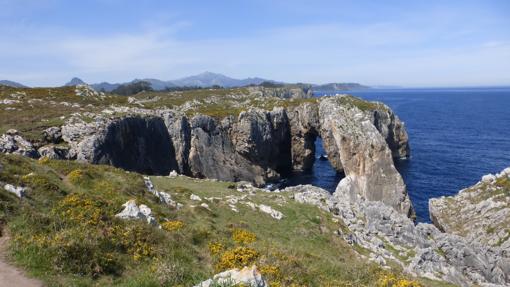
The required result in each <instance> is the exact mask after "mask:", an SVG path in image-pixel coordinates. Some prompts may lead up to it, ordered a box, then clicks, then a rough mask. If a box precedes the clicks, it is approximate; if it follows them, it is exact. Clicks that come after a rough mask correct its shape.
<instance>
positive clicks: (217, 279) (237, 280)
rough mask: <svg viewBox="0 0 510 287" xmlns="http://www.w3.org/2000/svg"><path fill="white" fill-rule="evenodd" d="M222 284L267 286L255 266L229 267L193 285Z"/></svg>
mask: <svg viewBox="0 0 510 287" xmlns="http://www.w3.org/2000/svg"><path fill="white" fill-rule="evenodd" d="M224 284H230V285H237V284H243V286H249V287H266V286H268V285H267V283H266V281H265V280H264V278H263V277H262V274H260V272H259V271H258V269H257V266H255V265H254V266H252V267H244V268H243V269H237V268H235V269H230V270H227V271H224V272H221V273H218V274H216V275H214V277H213V278H211V279H208V280H206V281H204V282H202V283H199V284H198V285H195V286H194V287H210V286H216V285H221V286H223V285H224Z"/></svg>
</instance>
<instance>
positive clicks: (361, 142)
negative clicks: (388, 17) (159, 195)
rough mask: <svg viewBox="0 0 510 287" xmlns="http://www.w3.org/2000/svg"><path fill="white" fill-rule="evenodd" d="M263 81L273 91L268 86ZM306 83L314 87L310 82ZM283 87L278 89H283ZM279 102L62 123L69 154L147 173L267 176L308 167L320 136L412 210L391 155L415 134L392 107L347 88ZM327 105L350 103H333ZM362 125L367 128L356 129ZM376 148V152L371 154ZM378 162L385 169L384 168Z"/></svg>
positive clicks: (368, 189) (141, 111)
mask: <svg viewBox="0 0 510 287" xmlns="http://www.w3.org/2000/svg"><path fill="white" fill-rule="evenodd" d="M291 90H292V89H291ZM291 90H288V89H287V90H285V91H286V92H289V93H290V92H291ZM264 91H266V93H269V92H268V91H270V89H269V88H264ZM299 91H301V92H300V93H305V92H306V91H305V90H304V89H302V88H300V89H299ZM280 92H281V91H280V90H278V89H276V90H273V93H276V94H278V93H280ZM300 95H301V94H300ZM287 96H288V95H287ZM287 96H286V95H279V97H283V98H286V97H287ZM309 96H310V95H308V94H306V95H305V94H303V95H301V96H299V95H298V96H296V95H294V96H289V97H291V99H289V100H286V101H289V102H290V103H292V101H294V100H295V98H300V97H305V98H308V97H309ZM238 98H239V97H238V96H233V99H238ZM256 99H257V101H258V100H260V99H267V100H261V101H263V102H264V101H266V102H267V101H275V99H277V98H274V97H273V96H272V94H271V95H263V96H262V98H256ZM278 99H280V98H278ZM215 100H218V99H216V98H215ZM280 100H281V99H280ZM280 100H279V101H280ZM281 103H282V106H283V107H279V108H278V106H276V107H274V106H273V107H272V108H271V110H269V109H261V108H250V107H248V108H246V109H244V111H241V112H240V113H239V114H238V115H237V116H236V115H235V113H234V114H232V115H229V116H225V117H212V116H207V115H204V114H200V113H198V114H195V115H194V116H189V115H187V114H186V113H185V112H184V111H186V112H188V110H186V109H184V111H182V110H181V109H179V108H175V109H168V108H163V109H145V108H133V107H129V108H128V107H111V108H109V109H108V110H105V112H103V113H96V114H90V115H88V116H89V117H92V118H93V120H92V121H91V120H90V119H88V120H86V119H83V118H81V117H71V118H70V119H68V120H67V122H66V124H65V125H64V126H63V127H62V128H61V133H62V140H63V142H64V144H65V145H67V146H68V149H69V150H68V152H67V153H66V158H71V159H77V160H82V161H87V162H91V163H107V164H112V165H115V166H118V167H122V168H125V169H127V170H136V171H139V172H143V173H149V174H165V173H168V172H169V171H171V170H176V171H177V172H179V173H181V174H186V175H190V176H195V177H206V178H216V179H221V180H230V181H240V180H245V181H251V182H252V183H254V184H256V185H263V184H265V183H267V182H269V181H274V180H278V179H279V178H281V177H283V176H286V175H287V174H289V173H291V172H292V171H293V170H307V169H310V168H311V167H312V165H313V162H314V160H315V140H316V138H317V137H322V138H323V142H324V148H325V149H326V151H327V153H328V157H329V160H330V162H331V164H332V165H333V166H334V167H335V168H336V169H337V170H338V171H339V172H341V171H344V169H345V167H344V165H348V167H347V169H348V172H347V173H348V176H350V177H349V178H352V177H353V176H354V174H356V175H357V178H358V179H362V181H364V182H363V183H362V182H361V181H358V183H359V185H357V188H358V189H359V190H357V191H356V192H358V191H359V192H360V194H361V195H362V196H364V197H366V198H368V199H371V200H372V199H373V200H378V199H381V198H385V200H386V201H385V202H387V203H390V201H391V203H390V204H391V205H392V206H394V207H395V208H398V209H399V210H402V211H403V212H409V210H411V208H410V205H409V204H408V203H407V201H406V197H405V186H404V185H403V182H402V179H401V177H400V175H399V174H398V173H397V172H396V171H395V169H394V167H393V161H392V155H393V156H394V157H404V156H407V154H408V149H407V134H406V133H405V129H404V127H403V124H402V123H401V122H400V121H399V120H398V118H397V117H396V116H394V114H393V113H392V112H391V110H390V109H389V108H388V107H386V106H384V105H382V104H377V103H370V102H366V101H363V100H360V99H357V98H354V97H350V96H341V95H340V96H336V97H333V98H324V99H317V100H314V99H306V100H305V101H302V102H301V103H300V104H292V105H289V106H288V107H285V105H286V103H285V102H281ZM353 103H354V104H353ZM206 104H207V103H204V105H206ZM187 105H188V104H187V103H184V104H183V105H182V106H184V107H186V106H187ZM357 105H358V106H359V105H361V106H363V107H366V108H364V109H363V111H362V112H360V114H361V116H362V117H363V119H364V121H363V124H362V125H359V124H358V123H357V121H358V120H359V119H358V111H360V110H358V108H357ZM328 106H331V108H333V109H335V111H336V110H338V109H342V112H340V113H337V112H329V110H328V109H327V108H326V107H328ZM332 123H334V125H332ZM355 134H360V136H359V137H356V138H354V137H353V135H355ZM350 138H352V139H353V140H355V141H353V142H352V144H353V145H352V147H354V145H355V146H356V149H357V150H356V151H355V150H349V148H348V147H349V145H347V144H346V143H345V141H343V139H350ZM354 143H355V144H354ZM50 151H54V150H53V149H51V150H50ZM50 151H46V150H45V154H47V155H52V157H53V156H54V155H55V156H57V155H58V154H59V153H56V152H53V153H50ZM357 152H359V153H360V154H361V153H363V154H364V157H363V158H367V159H366V160H365V161H363V162H359V164H360V165H363V167H361V166H359V167H358V168H357V169H356V168H355V167H354V166H355V165H357V164H358V163H356V162H357V161H359V160H360V158H359V157H355V154H354V153H357ZM372 156H375V157H376V158H375V160H369V159H368V158H370V157H372ZM378 169H381V170H383V173H379V172H376V170H378ZM353 186H354V185H353ZM390 186H391V187H390ZM392 188H393V189H395V191H392V190H390V189H392ZM379 190H380V192H379ZM395 195H397V197H395Z"/></svg>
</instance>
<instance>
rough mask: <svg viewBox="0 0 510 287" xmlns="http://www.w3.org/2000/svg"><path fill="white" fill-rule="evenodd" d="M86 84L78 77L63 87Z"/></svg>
mask: <svg viewBox="0 0 510 287" xmlns="http://www.w3.org/2000/svg"><path fill="white" fill-rule="evenodd" d="M86 84H87V83H85V82H84V81H82V79H80V78H78V77H74V78H72V79H71V80H70V81H69V82H67V83H66V84H65V85H64V86H77V85H86Z"/></svg>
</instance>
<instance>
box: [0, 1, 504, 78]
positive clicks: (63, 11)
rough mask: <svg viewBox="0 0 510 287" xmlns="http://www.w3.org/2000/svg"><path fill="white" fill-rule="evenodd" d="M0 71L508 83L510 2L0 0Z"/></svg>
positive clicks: (11, 74) (6, 74)
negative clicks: (0, 39)
mask: <svg viewBox="0 0 510 287" xmlns="http://www.w3.org/2000/svg"><path fill="white" fill-rule="evenodd" d="M0 33H1V35H2V36H1V37H2V41H1V42H0V79H9V80H14V81H19V82H22V83H25V84H28V85H35V86H42V85H61V84H63V83H64V82H66V81H68V80H69V79H70V78H71V77H73V76H78V77H80V78H82V79H83V80H85V81H87V82H90V83H93V82H99V81H109V82H122V81H128V80H131V79H134V78H158V79H163V80H169V79H175V78H179V77H183V76H187V75H191V74H197V73H200V72H203V71H212V72H218V73H223V74H226V75H229V76H232V77H237V78H244V77H252V76H258V77H264V78H268V79H274V80H281V81H288V82H313V83H325V82H360V83H364V84H369V85H400V86H409V87H417V86H421V87H427V86H477V85H510V1H507V0H502V1H490V0H487V1H468V0H466V1H418V0H417V1H410V0H407V1H375V0H374V1H299V0H294V1H287V0H282V1H278V0H272V1H265V0H253V1H242V0H237V1H220V0H217V1H191V0H190V1H129V0H124V1H121V0H95V1H64V0H60V1H59V0H0Z"/></svg>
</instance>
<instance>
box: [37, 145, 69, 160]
mask: <svg viewBox="0 0 510 287" xmlns="http://www.w3.org/2000/svg"><path fill="white" fill-rule="evenodd" d="M37 151H38V152H39V155H40V156H41V157H47V158H49V159H69V148H68V147H65V146H56V145H46V146H43V147H40V148H39V149H38V150H37Z"/></svg>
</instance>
